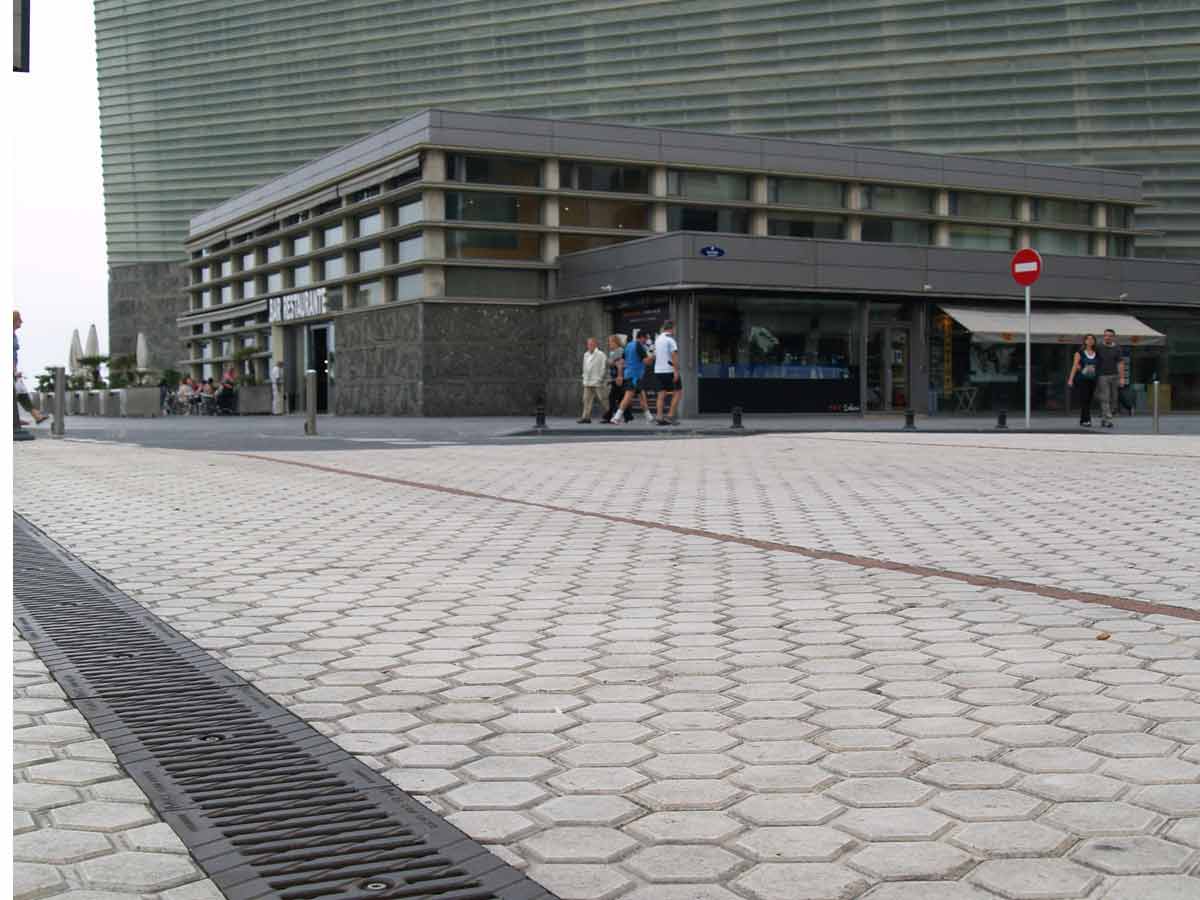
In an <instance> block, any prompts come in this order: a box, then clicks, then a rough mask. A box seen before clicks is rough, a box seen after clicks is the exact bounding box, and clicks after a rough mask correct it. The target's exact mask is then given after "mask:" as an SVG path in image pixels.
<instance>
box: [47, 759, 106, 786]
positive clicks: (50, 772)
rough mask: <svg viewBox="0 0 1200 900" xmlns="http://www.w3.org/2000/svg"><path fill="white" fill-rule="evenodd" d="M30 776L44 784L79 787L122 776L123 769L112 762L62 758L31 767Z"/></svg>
mask: <svg viewBox="0 0 1200 900" xmlns="http://www.w3.org/2000/svg"><path fill="white" fill-rule="evenodd" d="M29 777H30V778H31V779H32V780H34V781H40V782H42V783H44V784H65V785H74V786H77V787H78V786H83V785H88V784H96V783H97V782H100V781H108V780H109V779H112V778H120V777H121V770H120V769H118V768H117V767H116V766H115V765H112V764H111V763H103V762H88V761H86V760H78V759H60V760H57V761H56V762H51V763H44V764H42V765H38V766H33V767H31V768H30V769H29Z"/></svg>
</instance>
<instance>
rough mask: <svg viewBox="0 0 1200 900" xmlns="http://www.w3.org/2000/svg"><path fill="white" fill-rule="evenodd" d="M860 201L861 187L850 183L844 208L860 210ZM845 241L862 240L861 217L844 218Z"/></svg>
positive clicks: (847, 186)
mask: <svg viewBox="0 0 1200 900" xmlns="http://www.w3.org/2000/svg"><path fill="white" fill-rule="evenodd" d="M862 201H863V190H862V185H861V184H858V183H857V182H851V183H850V184H848V185H846V208H847V209H850V210H854V209H862ZM846 240H848V241H861V240H862V216H855V215H850V216H847V217H846ZM864 371H865V369H864Z"/></svg>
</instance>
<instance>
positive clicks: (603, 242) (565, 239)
mask: <svg viewBox="0 0 1200 900" xmlns="http://www.w3.org/2000/svg"><path fill="white" fill-rule="evenodd" d="M630 239H631V238H624V237H609V236H604V237H601V236H600V235H585V234H563V235H559V238H558V252H559V254H560V255H561V254H563V253H578V252H579V251H580V250H595V249H596V248H597V247H610V246H612V245H613V244H623V243H625V241H628V240H630Z"/></svg>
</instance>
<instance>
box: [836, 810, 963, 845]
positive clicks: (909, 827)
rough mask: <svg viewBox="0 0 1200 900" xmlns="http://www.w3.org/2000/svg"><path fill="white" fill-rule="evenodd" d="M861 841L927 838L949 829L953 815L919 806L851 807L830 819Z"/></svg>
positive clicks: (924, 839) (932, 837) (920, 839)
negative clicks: (950, 816) (944, 814)
mask: <svg viewBox="0 0 1200 900" xmlns="http://www.w3.org/2000/svg"><path fill="white" fill-rule="evenodd" d="M831 824H832V825H833V826H834V827H836V828H841V829H842V830H843V831H847V832H849V833H850V834H852V835H854V836H855V837H859V838H862V839H863V840H864V841H928V840H933V839H934V838H936V837H938V836H939V835H942V834H944V833H945V832H947V831H949V830H950V828H951V827H953V825H954V821H953V820H952V819H948V818H946V817H945V816H943V815H939V814H938V813H935V812H932V811H931V810H928V809H923V808H922V807H913V808H907V807H902V808H892V809H889V808H887V807H876V808H874V809H851V810H847V811H846V812H845V813H844V814H843V815H841V816H839V817H838V818H837V819H836V820H834V822H832V823H831Z"/></svg>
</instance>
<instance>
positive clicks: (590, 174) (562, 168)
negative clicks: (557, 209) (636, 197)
mask: <svg viewBox="0 0 1200 900" xmlns="http://www.w3.org/2000/svg"><path fill="white" fill-rule="evenodd" d="M558 181H559V187H560V188H562V189H563V190H571V191H610V192H613V193H621V194H648V193H650V170H649V169H643V168H639V167H636V166H609V165H603V164H601V163H586V162H568V161H563V162H560V163H559V164H558Z"/></svg>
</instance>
